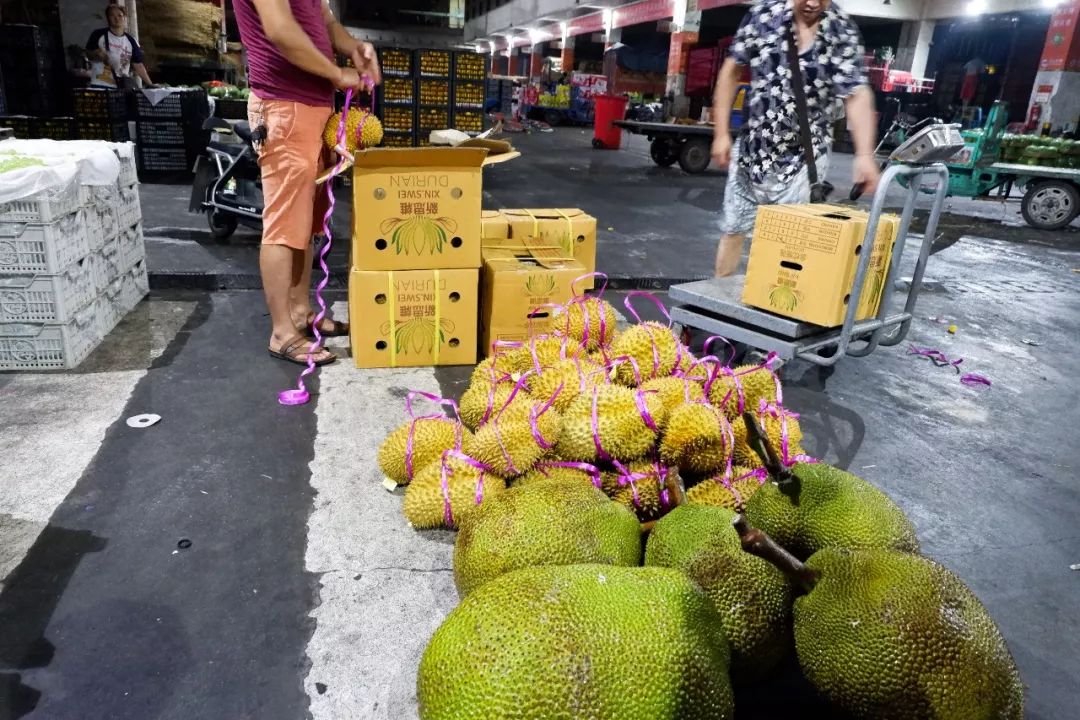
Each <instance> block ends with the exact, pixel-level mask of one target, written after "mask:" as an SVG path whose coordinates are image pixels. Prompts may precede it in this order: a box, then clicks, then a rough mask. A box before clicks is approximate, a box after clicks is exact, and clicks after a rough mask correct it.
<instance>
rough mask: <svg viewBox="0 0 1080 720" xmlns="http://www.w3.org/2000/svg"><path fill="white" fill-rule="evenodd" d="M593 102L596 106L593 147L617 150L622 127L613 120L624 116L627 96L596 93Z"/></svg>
mask: <svg viewBox="0 0 1080 720" xmlns="http://www.w3.org/2000/svg"><path fill="white" fill-rule="evenodd" d="M593 102H594V104H595V107H596V111H595V113H594V118H595V120H594V129H593V141H592V144H593V147H594V148H596V149H597V150H602V149H607V150H618V149H619V145H621V144H622V128H621V127H618V126H617V125H615V121H616V120H622V119H623V118H625V117H626V106H627V105H628V104H629V102H630V100H629V98H626V97H623V96H621V95H597V96H596V97H595V98H593Z"/></svg>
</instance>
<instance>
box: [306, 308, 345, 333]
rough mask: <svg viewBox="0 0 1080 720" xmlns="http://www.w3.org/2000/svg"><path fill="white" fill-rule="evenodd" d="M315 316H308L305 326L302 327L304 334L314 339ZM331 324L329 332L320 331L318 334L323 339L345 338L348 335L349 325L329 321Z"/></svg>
mask: <svg viewBox="0 0 1080 720" xmlns="http://www.w3.org/2000/svg"><path fill="white" fill-rule="evenodd" d="M316 317H317V315H316V314H315V313H312V314H311V315H308V319H307V324H306V325H305V326H304V332H306V333H307V336H308V337H315V318H316ZM326 320H327V319H326V318H323V322H326ZM330 322H331V323H333V329H331V330H330V331H325V330H320V331H319V333H320V334H321V335H322V336H323V337H346V336H348V334H349V324H348V323H343V322H339V321H338V320H331V321H330Z"/></svg>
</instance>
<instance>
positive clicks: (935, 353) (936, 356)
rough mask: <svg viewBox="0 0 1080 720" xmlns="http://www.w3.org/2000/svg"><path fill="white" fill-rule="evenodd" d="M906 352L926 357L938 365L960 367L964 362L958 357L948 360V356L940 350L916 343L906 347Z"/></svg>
mask: <svg viewBox="0 0 1080 720" xmlns="http://www.w3.org/2000/svg"><path fill="white" fill-rule="evenodd" d="M908 354H909V355H918V356H919V357H924V358H927V359H928V360H930V362H932V363H934V364H935V365H937V366H938V367H950V366H951V367H960V365H961V364H962V363H963V362H964V359H963V358H960V359H959V360H950V359H949V358H948V356H947V355H945V353H943V352H941V351H940V350H936V349H933V348H924V347H919V346H918V345H912V346H911V347H910V348H908Z"/></svg>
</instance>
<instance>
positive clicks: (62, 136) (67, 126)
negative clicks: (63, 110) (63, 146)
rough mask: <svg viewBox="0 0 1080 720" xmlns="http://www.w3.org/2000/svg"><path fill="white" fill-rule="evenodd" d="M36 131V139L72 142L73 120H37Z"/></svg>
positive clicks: (62, 118) (63, 118)
mask: <svg viewBox="0 0 1080 720" xmlns="http://www.w3.org/2000/svg"><path fill="white" fill-rule="evenodd" d="M37 131H38V137H40V138H43V139H46V140H74V139H75V118H73V117H55V118H39V119H38V123H37Z"/></svg>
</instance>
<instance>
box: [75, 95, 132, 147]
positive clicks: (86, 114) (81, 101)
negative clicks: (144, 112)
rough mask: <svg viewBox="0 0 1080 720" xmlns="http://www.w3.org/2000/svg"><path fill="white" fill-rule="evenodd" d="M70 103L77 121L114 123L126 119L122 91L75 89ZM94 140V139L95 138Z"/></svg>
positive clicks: (125, 105)
mask: <svg viewBox="0 0 1080 720" xmlns="http://www.w3.org/2000/svg"><path fill="white" fill-rule="evenodd" d="M71 103H72V107H73V108H74V110H75V116H76V117H77V118H79V120H80V121H81V120H101V121H104V122H106V123H115V122H119V121H123V120H126V118H127V99H126V98H125V97H124V91H123V90H114V89H110V88H75V89H74V90H72V91H71ZM95 139H96V138H95Z"/></svg>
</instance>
